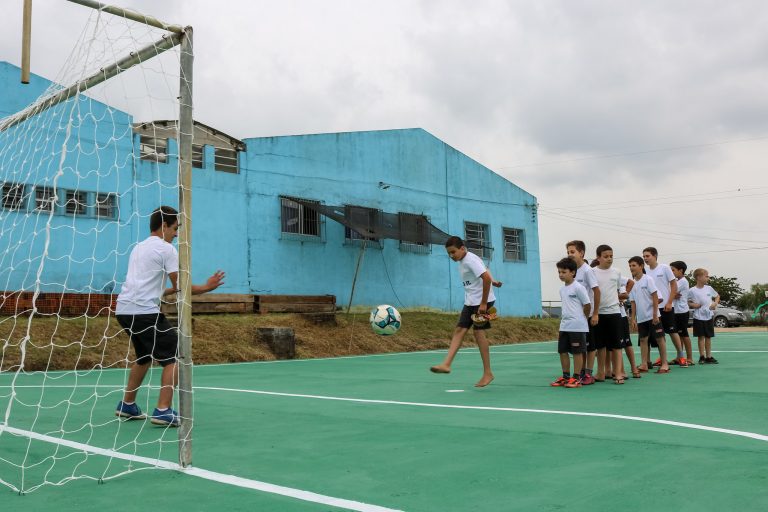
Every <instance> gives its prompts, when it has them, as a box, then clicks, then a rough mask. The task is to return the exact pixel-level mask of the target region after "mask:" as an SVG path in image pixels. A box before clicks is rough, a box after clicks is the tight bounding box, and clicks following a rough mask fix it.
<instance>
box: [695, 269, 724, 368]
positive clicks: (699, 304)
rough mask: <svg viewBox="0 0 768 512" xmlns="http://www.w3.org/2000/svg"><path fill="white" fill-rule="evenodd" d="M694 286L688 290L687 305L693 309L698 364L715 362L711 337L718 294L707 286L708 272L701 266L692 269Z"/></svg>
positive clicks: (718, 301) (713, 330) (712, 336)
mask: <svg viewBox="0 0 768 512" xmlns="http://www.w3.org/2000/svg"><path fill="white" fill-rule="evenodd" d="M693 278H694V279H696V286H694V287H693V288H691V289H690V290H688V305H689V306H690V307H691V309H692V310H693V335H694V336H696V337H697V338H698V339H699V364H701V363H705V364H717V363H718V362H719V361H718V360H717V359H715V358H714V357H712V338H714V337H715V320H714V317H715V314H714V311H715V309H717V305H718V304H720V295H719V294H718V293H717V292H716V291H715V290H714V288H712V287H711V286H709V285H708V284H707V283H709V272H707V270H706V269H703V268H697V269H696V270H694V271H693Z"/></svg>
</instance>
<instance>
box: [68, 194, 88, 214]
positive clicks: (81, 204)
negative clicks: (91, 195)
mask: <svg viewBox="0 0 768 512" xmlns="http://www.w3.org/2000/svg"><path fill="white" fill-rule="evenodd" d="M65 197H66V202H65V203H64V213H67V214H69V215H85V212H86V208H87V205H88V203H87V200H88V194H87V193H85V192H81V191H79V190H67V191H66V194H65Z"/></svg>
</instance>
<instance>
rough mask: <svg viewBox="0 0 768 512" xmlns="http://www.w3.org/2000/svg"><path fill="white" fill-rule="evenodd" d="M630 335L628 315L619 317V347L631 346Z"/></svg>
mask: <svg viewBox="0 0 768 512" xmlns="http://www.w3.org/2000/svg"><path fill="white" fill-rule="evenodd" d="M631 346H632V337H631V336H630V335H629V317H628V316H623V317H621V348H625V347H631Z"/></svg>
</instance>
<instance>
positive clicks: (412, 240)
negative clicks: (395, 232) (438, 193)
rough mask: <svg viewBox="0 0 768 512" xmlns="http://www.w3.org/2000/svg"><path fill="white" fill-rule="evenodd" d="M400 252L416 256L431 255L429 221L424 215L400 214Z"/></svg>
mask: <svg viewBox="0 0 768 512" xmlns="http://www.w3.org/2000/svg"><path fill="white" fill-rule="evenodd" d="M397 216H398V221H399V227H400V250H401V251H403V252H413V253H416V254H430V253H431V252H432V244H430V243H429V219H428V218H427V217H426V216H424V215H417V214H414V213H405V212H398V214H397Z"/></svg>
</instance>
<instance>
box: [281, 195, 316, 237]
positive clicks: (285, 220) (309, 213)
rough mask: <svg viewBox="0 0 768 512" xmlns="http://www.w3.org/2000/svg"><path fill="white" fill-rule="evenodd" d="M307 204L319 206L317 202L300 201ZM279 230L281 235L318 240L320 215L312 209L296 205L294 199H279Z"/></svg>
mask: <svg viewBox="0 0 768 512" xmlns="http://www.w3.org/2000/svg"><path fill="white" fill-rule="evenodd" d="M302 201H306V202H308V203H313V204H320V202H319V201H311V200H308V199H302ZM280 230H281V232H283V233H289V234H292V235H301V236H306V237H317V238H320V236H321V234H322V223H321V218H320V214H319V213H317V211H316V210H313V209H312V208H307V207H306V206H304V205H303V204H300V203H297V202H296V201H295V200H294V198H291V197H283V196H281V197H280Z"/></svg>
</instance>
